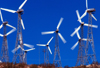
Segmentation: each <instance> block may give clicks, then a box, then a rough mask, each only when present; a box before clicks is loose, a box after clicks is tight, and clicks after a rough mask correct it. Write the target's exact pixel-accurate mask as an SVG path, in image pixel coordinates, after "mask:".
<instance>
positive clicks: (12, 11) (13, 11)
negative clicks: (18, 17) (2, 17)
mask: <svg viewBox="0 0 100 68" xmlns="http://www.w3.org/2000/svg"><path fill="white" fill-rule="evenodd" d="M1 10H4V11H8V12H11V13H15V12H16V11H15V10H10V9H6V8H1Z"/></svg>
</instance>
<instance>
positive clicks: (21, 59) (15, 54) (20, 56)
mask: <svg viewBox="0 0 100 68" xmlns="http://www.w3.org/2000/svg"><path fill="white" fill-rule="evenodd" d="M17 40H18V41H19V42H18V41H17V44H16V46H15V49H13V50H12V52H13V53H14V57H13V63H18V62H16V60H19V63H23V55H24V52H23V50H22V49H20V50H19V51H18V49H19V48H20V46H21V47H22V48H23V46H26V47H29V48H33V46H32V45H30V44H26V43H23V39H22V34H21V33H19V34H18V36H17ZM19 45H20V46H19ZM18 52H19V53H18ZM17 57H19V58H17ZM24 63H26V62H24Z"/></svg>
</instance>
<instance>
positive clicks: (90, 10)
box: [78, 0, 97, 21]
mask: <svg viewBox="0 0 100 68" xmlns="http://www.w3.org/2000/svg"><path fill="white" fill-rule="evenodd" d="M94 11H95V9H94V8H90V9H88V1H87V0H86V10H85V12H84V14H83V15H82V16H81V18H80V19H82V18H83V17H84V16H86V14H87V12H94ZM91 16H92V17H93V18H94V19H95V20H96V21H97V19H96V18H95V17H94V15H93V14H91ZM80 19H78V20H80Z"/></svg>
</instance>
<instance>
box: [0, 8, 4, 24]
mask: <svg viewBox="0 0 100 68" xmlns="http://www.w3.org/2000/svg"><path fill="white" fill-rule="evenodd" d="M0 15H1V21H2V23H3V17H2V13H1V9H0Z"/></svg>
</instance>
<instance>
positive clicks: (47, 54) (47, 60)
mask: <svg viewBox="0 0 100 68" xmlns="http://www.w3.org/2000/svg"><path fill="white" fill-rule="evenodd" d="M46 64H49V51H48V47H46Z"/></svg>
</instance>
